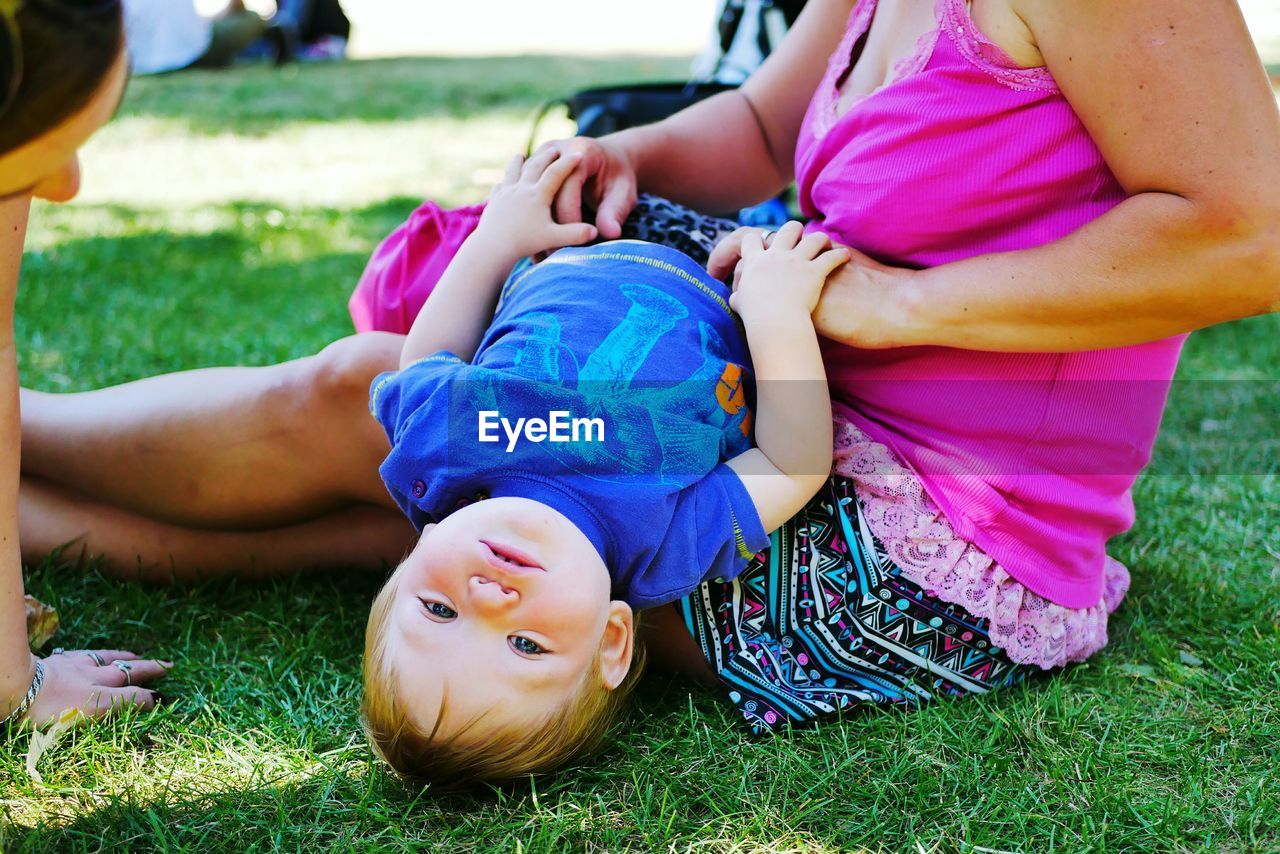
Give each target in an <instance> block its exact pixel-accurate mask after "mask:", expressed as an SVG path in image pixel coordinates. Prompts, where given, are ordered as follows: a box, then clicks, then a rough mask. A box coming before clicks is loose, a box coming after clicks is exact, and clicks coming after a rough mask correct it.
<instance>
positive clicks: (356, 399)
mask: <svg viewBox="0 0 1280 854" xmlns="http://www.w3.org/2000/svg"><path fill="white" fill-rule="evenodd" d="M403 343H404V337H403V336H401V335H392V334H390V333H386V332H366V333H364V334H361V335H352V336H350V337H347V338H343V339H341V340H338V341H335V342H333V343H332V344H330V345H329V346H327V347H325V348H324V349H323V350H321V351H320V352H319V353H317V354H316V355H314V356H311V357H310V358H308V359H307V360H306V362H307V364H306V366H305V370H304V376H303V381H304V382H305V383H306V385H307V389H308V392H309V396H310V397H311V398H312V400H313V401H315V402H317V403H319V404H321V405H324V406H333V405H336V406H339V407H343V408H344V410H345V408H346V407H348V406H350V405H351V404H353V403H356V404H358V408H359V411H360V412H361V413H362V414H363V412H364V411H365V410H366V409H367V408H368V399H369V386H370V384H371V383H372V382H373V379H374V377H376V376H377V375H378V374H380V373H382V372H383V371H394V370H396V369H397V368H399V367H400V350H401V347H402V346H403Z"/></svg>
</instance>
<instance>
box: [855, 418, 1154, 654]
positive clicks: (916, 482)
mask: <svg viewBox="0 0 1280 854" xmlns="http://www.w3.org/2000/svg"><path fill="white" fill-rule="evenodd" d="M834 471H835V473H836V474H838V475H841V476H843V477H847V478H849V479H850V480H852V481H853V484H854V490H855V492H856V494H857V496H858V499H859V500H860V501H861V502H862V505H863V510H864V513H865V516H866V520H867V525H868V527H870V529H871V531H872V533H874V534H875V535H876V537H877V538H879V539H880V541H881V543H883V545H884V547H885V549H886V552H887V554H888V555H889V556H890V557H891V558H892V559H893V562H894V563H896V564H897V565H898V567H899V568H900V569H901V570H902V572H903V574H904V575H905V576H906V577H907V578H908V579H910V580H911V581H912V582H914V583H915V584H917V585H919V586H920V587H922V588H923V589H924V590H925V592H926V593H927V594H928V595H929V596H933V597H936V598H938V599H941V600H942V601H944V602H947V603H950V604H953V605H959V606H960V607H962V608H964V609H965V610H966V611H968V612H969V613H971V614H973V615H974V616H975V617H980V618H983V619H986V620H990V623H991V625H990V629H989V632H990V635H991V642H992V643H993V644H995V645H997V646H999V647H1000V648H1002V649H1004V650H1005V652H1006V653H1007V654H1008V656H1009V658H1010V659H1011V660H1013V661H1015V662H1017V663H1019V664H1035V665H1038V666H1040V667H1042V668H1044V669H1049V668H1052V667H1061V666H1062V665H1064V664H1067V663H1069V662H1073V661H1084V660H1085V659H1086V658H1088V657H1089V656H1091V655H1092V654H1093V653H1095V652H1097V651H1098V650H1100V649H1102V648H1103V647H1104V646H1106V645H1107V618H1108V615H1109V614H1110V613H1111V612H1112V611H1114V610H1115V609H1116V608H1117V607H1118V606H1119V605H1120V602H1121V600H1123V599H1124V595H1125V593H1126V592H1127V591H1128V589H1129V571H1128V570H1127V569H1126V568H1125V566H1124V564H1122V563H1120V562H1119V561H1117V560H1114V559H1113V558H1111V557H1108V558H1107V559H1106V567H1105V570H1104V576H1103V592H1102V601H1101V602H1099V603H1098V604H1097V605H1094V606H1093V607H1091V608H1066V607H1063V606H1062V605H1058V604H1055V603H1054V602H1051V601H1049V600H1048V599H1045V598H1044V597H1042V596H1039V595H1037V594H1036V593H1033V592H1031V591H1030V590H1028V589H1027V588H1026V587H1025V586H1024V585H1023V584H1022V583H1021V582H1020V581H1018V580H1017V579H1015V578H1013V577H1012V576H1011V575H1009V573H1008V572H1007V571H1006V570H1005V569H1004V567H1002V566H1000V565H999V564H998V563H996V562H995V560H994V559H992V558H991V557H989V556H988V555H987V554H986V553H984V552H983V551H982V550H981V549H979V548H978V547H977V546H975V545H974V544H972V543H969V542H966V541H964V540H962V539H960V537H959V535H957V534H956V532H955V529H953V528H952V527H951V523H950V522H949V521H947V518H946V517H945V516H944V515H943V514H942V511H941V510H940V509H939V508H938V506H937V505H936V504H935V503H934V502H933V500H932V499H931V498H930V497H929V495H928V493H926V492H925V488H924V484H923V483H922V482H921V481H920V478H919V477H917V476H916V474H915V473H914V472H912V471H911V470H910V469H908V468H907V467H906V466H905V465H904V464H903V463H901V462H899V461H898V459H897V457H896V456H895V455H894V453H893V451H891V450H890V449H889V448H888V447H886V446H885V445H882V444H880V443H878V442H876V441H874V440H872V439H871V438H870V437H869V436H867V435H866V434H865V433H863V432H862V431H861V430H860V429H858V427H856V426H855V425H854V424H852V423H849V422H848V421H846V420H844V419H842V418H840V417H839V416H837V418H836V422H835V467H834Z"/></svg>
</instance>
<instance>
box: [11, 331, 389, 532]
mask: <svg viewBox="0 0 1280 854" xmlns="http://www.w3.org/2000/svg"><path fill="white" fill-rule="evenodd" d="M402 340H403V339H402V337H401V336H398V335H389V334H385V333H369V334H366V335H357V336H353V337H351V338H345V339H343V340H341V341H338V342H337V343H335V344H331V345H330V346H329V347H327V348H325V349H324V350H323V351H322V352H320V353H319V354H317V355H315V356H309V357H307V358H304V359H297V360H295V361H292V362H286V363H284V364H282V365H272V366H270V367H265V368H212V369H208V370H200V371H189V372H186V373H179V374H169V375H167V376H161V377H152V378H150V379H145V380H139V381H138V382H133V383H129V384H127V385H122V386H116V387H114V388H108V389H102V390H100V391H92V392H86V393H82V394H41V393H38V392H24V394H23V399H22V416H23V423H22V468H23V472H24V473H25V474H28V475H34V476H37V477H39V478H41V479H43V480H46V481H51V482H53V483H57V484H61V485H63V486H64V487H66V488H67V489H68V490H69V491H71V492H73V493H75V494H77V495H82V496H84V497H86V498H92V499H96V500H98V501H101V502H103V503H106V504H110V505H114V506H115V507H119V508H121V509H124V510H128V511H131V512H134V513H137V514H139V515H141V516H146V517H149V518H152V519H157V520H163V521H167V522H172V523H174V524H177V525H183V526H190V527H199V528H235V529H248V528H275V527H278V526H283V525H289V524H292V523H295V522H300V521H303V520H308V519H314V518H316V517H318V516H321V515H325V514H328V513H332V512H335V511H337V510H341V509H344V508H347V507H350V506H351V505H353V504H375V505H380V506H383V507H392V506H393V505H392V504H391V500H390V497H389V496H388V495H387V491H386V489H385V488H384V487H383V485H382V482H381V480H380V479H379V477H378V472H377V469H378V465H379V463H380V462H381V461H382V459H383V457H384V456H385V455H386V453H387V448H388V446H387V440H386V436H385V434H384V433H383V431H382V428H381V427H380V426H379V425H378V423H377V422H376V421H375V420H374V419H373V418H372V417H371V416H370V415H369V409H368V396H369V383H370V381H371V380H372V379H373V378H374V376H376V375H377V374H378V373H379V372H380V371H383V370H392V369H395V368H396V367H397V366H398V364H399V356H400V346H401V342H402Z"/></svg>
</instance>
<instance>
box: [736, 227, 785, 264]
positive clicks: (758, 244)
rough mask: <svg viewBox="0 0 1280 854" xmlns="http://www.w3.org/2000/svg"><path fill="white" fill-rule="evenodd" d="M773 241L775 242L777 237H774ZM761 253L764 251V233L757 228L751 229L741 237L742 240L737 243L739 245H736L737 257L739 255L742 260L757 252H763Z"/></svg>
mask: <svg viewBox="0 0 1280 854" xmlns="http://www.w3.org/2000/svg"><path fill="white" fill-rule="evenodd" d="M774 240H777V235H774ZM763 251H764V232H762V231H761V230H760V229H758V228H752V229H749V230H748V231H747V232H746V233H745V234H743V235H742V238H741V240H740V241H739V245H738V254H739V255H741V256H742V257H743V258H750V257H751V256H752V255H755V254H756V253H757V252H763Z"/></svg>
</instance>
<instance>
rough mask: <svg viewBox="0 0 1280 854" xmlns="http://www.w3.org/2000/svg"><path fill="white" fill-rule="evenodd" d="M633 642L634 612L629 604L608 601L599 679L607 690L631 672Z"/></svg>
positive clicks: (601, 643) (633, 651) (601, 647)
mask: <svg viewBox="0 0 1280 854" xmlns="http://www.w3.org/2000/svg"><path fill="white" fill-rule="evenodd" d="M635 643H636V628H635V614H634V613H633V612H632V611H631V606H630V605H628V604H627V603H626V602H622V601H620V600H617V599H615V600H613V601H612V602H610V603H609V619H608V621H607V622H606V623H605V624H604V637H603V638H601V639H600V681H601V682H602V683H603V684H604V687H605V688H606V689H607V690H609V691H612V690H613V689H615V688H617V687H618V686H619V685H621V684H622V680H624V679H626V678H627V674H628V673H630V672H631V659H632V656H633V655H634V654H635V649H636V646H635Z"/></svg>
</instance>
